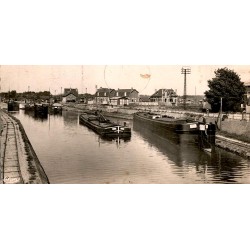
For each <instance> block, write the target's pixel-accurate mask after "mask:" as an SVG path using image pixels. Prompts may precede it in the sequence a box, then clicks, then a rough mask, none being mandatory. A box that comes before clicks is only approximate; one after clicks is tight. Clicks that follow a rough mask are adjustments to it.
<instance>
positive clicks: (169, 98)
mask: <svg viewBox="0 0 250 250" xmlns="http://www.w3.org/2000/svg"><path fill="white" fill-rule="evenodd" d="M150 101H151V102H157V103H159V104H164V105H166V106H177V101H178V96H177V94H176V92H175V91H174V90H173V89H159V90H157V91H156V92H155V93H154V94H153V95H151V96H150Z"/></svg>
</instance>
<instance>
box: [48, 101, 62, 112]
mask: <svg viewBox="0 0 250 250" xmlns="http://www.w3.org/2000/svg"><path fill="white" fill-rule="evenodd" d="M50 113H52V114H62V104H61V103H53V104H52V105H51V106H50Z"/></svg>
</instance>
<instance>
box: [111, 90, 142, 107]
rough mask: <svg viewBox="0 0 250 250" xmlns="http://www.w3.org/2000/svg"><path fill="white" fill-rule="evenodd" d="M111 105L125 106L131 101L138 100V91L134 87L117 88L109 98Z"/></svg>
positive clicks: (135, 101) (136, 101)
mask: <svg viewBox="0 0 250 250" xmlns="http://www.w3.org/2000/svg"><path fill="white" fill-rule="evenodd" d="M110 102H111V104H112V105H118V106H119V105H122V106H126V105H129V104H131V103H138V102H139V92H138V91H137V90H136V89H133V88H131V89H118V90H115V92H114V96H112V97H111V98H110Z"/></svg>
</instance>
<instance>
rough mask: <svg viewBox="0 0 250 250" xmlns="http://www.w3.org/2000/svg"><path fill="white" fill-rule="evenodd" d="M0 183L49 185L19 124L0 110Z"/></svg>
mask: <svg viewBox="0 0 250 250" xmlns="http://www.w3.org/2000/svg"><path fill="white" fill-rule="evenodd" d="M0 123H1V126H0V129H1V137H0V182H1V183H3V184H22V183H27V184H28V183H49V180H48V178H47V176H46V174H45V172H44V170H43V168H42V165H41V164H40V162H39V160H38V158H37V156H36V153H35V151H34V150H33V148H32V145H31V144H30V142H29V140H28V137H27V135H26V133H25V131H24V129H23V127H22V125H21V123H20V122H19V121H18V120H16V119H14V118H13V117H12V116H10V115H9V114H8V113H6V112H4V111H2V110H0Z"/></svg>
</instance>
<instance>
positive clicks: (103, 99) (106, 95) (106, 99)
mask: <svg viewBox="0 0 250 250" xmlns="http://www.w3.org/2000/svg"><path fill="white" fill-rule="evenodd" d="M114 95H115V90H114V89H110V88H102V87H101V88H99V89H98V90H97V91H96V93H95V103H96V104H109V103H110V98H112V97H113V96H114Z"/></svg>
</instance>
